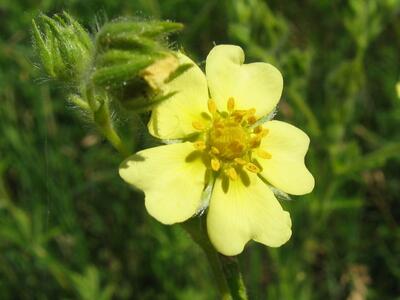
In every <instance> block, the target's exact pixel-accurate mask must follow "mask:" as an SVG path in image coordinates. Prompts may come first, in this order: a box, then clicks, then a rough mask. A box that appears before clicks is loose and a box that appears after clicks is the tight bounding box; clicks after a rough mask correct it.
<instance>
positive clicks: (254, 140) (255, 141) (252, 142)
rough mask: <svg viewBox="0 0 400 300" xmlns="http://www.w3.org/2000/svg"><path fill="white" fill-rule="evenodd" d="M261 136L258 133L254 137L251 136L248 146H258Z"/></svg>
mask: <svg viewBox="0 0 400 300" xmlns="http://www.w3.org/2000/svg"><path fill="white" fill-rule="evenodd" d="M261 138H262V137H261V136H260V135H256V136H255V137H253V138H252V139H251V140H250V141H249V146H250V148H257V147H258V146H260V143H261Z"/></svg>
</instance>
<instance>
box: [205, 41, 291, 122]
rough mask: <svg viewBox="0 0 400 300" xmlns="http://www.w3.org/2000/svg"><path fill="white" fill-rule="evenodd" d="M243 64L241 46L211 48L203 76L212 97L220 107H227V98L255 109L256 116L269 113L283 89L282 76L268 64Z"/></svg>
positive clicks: (224, 108) (221, 108)
mask: <svg viewBox="0 0 400 300" xmlns="http://www.w3.org/2000/svg"><path fill="white" fill-rule="evenodd" d="M243 63H244V53H243V50H242V48H240V47H238V46H233V45H219V46H216V47H214V48H213V49H212V50H211V52H210V54H209V55H208V57H207V62H206V76H207V81H208V86H209V90H210V94H211V97H212V98H213V99H214V100H215V101H216V102H217V106H218V108H219V109H220V110H226V104H227V101H228V99H229V98H230V97H233V98H234V99H235V103H236V104H237V105H236V107H237V109H249V108H255V109H256V116H257V117H261V116H264V115H266V114H268V113H270V112H271V111H272V110H273V109H274V108H275V106H276V104H277V103H278V101H279V99H280V97H281V94H282V88H283V79H282V75H281V73H280V72H279V70H278V69H277V68H275V67H274V66H272V65H270V64H267V63H251V64H243Z"/></svg>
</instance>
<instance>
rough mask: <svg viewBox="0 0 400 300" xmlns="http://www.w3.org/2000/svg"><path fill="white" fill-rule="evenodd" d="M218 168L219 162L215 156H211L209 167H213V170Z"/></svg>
mask: <svg viewBox="0 0 400 300" xmlns="http://www.w3.org/2000/svg"><path fill="white" fill-rule="evenodd" d="M220 168H221V163H220V162H219V160H218V159H217V158H215V157H213V158H212V159H211V169H213V170H214V171H218V170H219V169H220Z"/></svg>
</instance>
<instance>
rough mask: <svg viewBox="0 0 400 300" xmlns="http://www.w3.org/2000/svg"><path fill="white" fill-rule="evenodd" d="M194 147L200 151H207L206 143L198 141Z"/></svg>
mask: <svg viewBox="0 0 400 300" xmlns="http://www.w3.org/2000/svg"><path fill="white" fill-rule="evenodd" d="M193 146H194V147H195V148H196V149H197V150H200V151H202V150H204V149H206V143H205V142H204V141H196V142H194V143H193Z"/></svg>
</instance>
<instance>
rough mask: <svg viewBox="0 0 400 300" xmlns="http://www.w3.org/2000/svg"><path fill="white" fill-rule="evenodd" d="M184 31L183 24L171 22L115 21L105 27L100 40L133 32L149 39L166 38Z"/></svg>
mask: <svg viewBox="0 0 400 300" xmlns="http://www.w3.org/2000/svg"><path fill="white" fill-rule="evenodd" d="M182 29H183V24H181V23H175V22H170V21H115V22H111V23H108V24H106V25H104V26H103V28H102V29H101V31H100V32H99V36H98V37H99V38H100V39H101V38H102V37H106V36H112V35H115V34H120V33H126V32H131V33H134V34H137V35H141V36H144V37H148V38H157V37H162V36H166V35H168V34H171V33H173V32H177V31H179V30H182Z"/></svg>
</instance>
